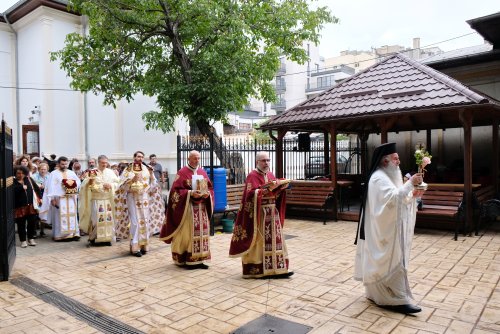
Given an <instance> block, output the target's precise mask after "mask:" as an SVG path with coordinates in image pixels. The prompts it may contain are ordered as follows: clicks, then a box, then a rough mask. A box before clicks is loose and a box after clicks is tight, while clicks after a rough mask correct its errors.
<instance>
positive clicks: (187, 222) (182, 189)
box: [160, 151, 214, 269]
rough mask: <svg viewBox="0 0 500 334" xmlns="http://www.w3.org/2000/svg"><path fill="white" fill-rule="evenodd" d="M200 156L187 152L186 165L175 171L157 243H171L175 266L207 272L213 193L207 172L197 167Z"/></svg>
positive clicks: (197, 153) (196, 153)
mask: <svg viewBox="0 0 500 334" xmlns="http://www.w3.org/2000/svg"><path fill="white" fill-rule="evenodd" d="M199 163H200V153H199V152H198V151H191V152H189V156H188V165H187V166H185V167H183V168H181V169H180V170H179V171H178V172H177V176H176V177H175V181H174V183H173V185H172V188H171V189H170V195H169V198H168V207H167V215H166V222H165V224H164V225H163V226H162V229H161V232H160V240H163V241H165V242H166V243H167V244H170V243H171V244H172V246H171V250H172V259H173V260H174V263H175V264H177V265H179V266H183V267H185V268H186V269H208V266H207V265H206V264H204V263H203V262H204V261H207V260H210V218H211V216H212V211H213V198H214V191H213V187H212V182H210V180H209V178H208V175H207V173H206V172H205V171H204V170H203V169H202V168H198V167H199Z"/></svg>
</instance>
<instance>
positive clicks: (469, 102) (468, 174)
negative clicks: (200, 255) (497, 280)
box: [261, 54, 500, 227]
mask: <svg viewBox="0 0 500 334" xmlns="http://www.w3.org/2000/svg"><path fill="white" fill-rule="evenodd" d="M499 117H500V102H499V101H497V100H495V99H493V98H490V97H488V96H486V95H484V94H481V93H478V92H476V91H473V90H471V89H469V88H468V87H466V86H464V85H463V84H461V83H460V82H458V81H456V80H454V79H452V78H450V77H448V76H446V75H444V74H443V73H441V72H439V71H436V70H434V69H432V68H430V67H428V66H426V65H423V64H421V63H418V62H416V61H414V60H411V59H409V58H408V57H406V56H404V55H401V54H395V55H393V56H390V57H388V58H386V59H385V60H383V61H381V62H380V63H377V64H375V65H373V66H372V67H370V68H367V69H366V70H364V71H362V72H359V73H357V74H356V75H354V76H352V77H350V78H348V79H346V80H344V81H342V82H341V83H340V84H338V85H337V86H335V87H333V88H331V89H330V90H327V91H325V92H323V93H322V94H320V95H318V96H316V97H314V98H311V99H309V100H307V101H305V102H303V103H302V104H300V105H297V106H295V107H293V108H291V109H289V110H287V111H286V112H284V113H282V114H280V115H277V116H275V117H273V118H271V119H270V120H269V121H267V122H266V123H264V124H263V125H262V126H261V128H262V129H263V130H277V132H278V136H277V137H276V138H275V140H276V142H277V152H276V157H277V158H276V160H277V161H276V168H275V170H276V173H277V175H278V177H282V176H283V137H284V136H285V134H286V133H287V132H289V131H294V132H323V133H325V138H328V136H327V135H326V134H330V136H331V138H332V141H331V142H330V143H329V144H328V145H329V146H330V159H329V160H330V171H332V176H331V177H332V182H334V181H336V180H337V175H336V174H337V166H336V159H335V158H332V157H336V143H335V141H334V140H333V138H336V136H337V134H338V133H347V134H357V135H358V137H359V139H360V140H361V145H362V146H364V148H366V143H367V140H368V136H369V135H370V134H373V133H380V134H381V143H386V142H387V134H388V133H389V132H399V131H416V130H427V142H428V143H430V140H431V138H430V137H431V131H430V130H432V129H446V128H463V143H464V156H463V160H464V196H465V200H466V217H465V222H466V226H468V227H470V226H472V127H475V126H491V127H492V131H491V136H492V152H491V154H492V166H491V170H492V173H493V179H494V182H495V187H496V190H497V191H498V164H499V158H498V157H499V150H498V126H499V121H498V120H499ZM325 151H326V149H325ZM362 151H364V152H365V151H366V150H362ZM366 159H367V157H366V156H363V158H362V164H364V163H366Z"/></svg>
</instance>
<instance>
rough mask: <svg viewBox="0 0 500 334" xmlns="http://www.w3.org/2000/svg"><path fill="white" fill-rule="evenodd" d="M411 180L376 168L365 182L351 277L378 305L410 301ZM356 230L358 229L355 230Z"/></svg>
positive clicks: (413, 219)
mask: <svg viewBox="0 0 500 334" xmlns="http://www.w3.org/2000/svg"><path fill="white" fill-rule="evenodd" d="M413 190H414V187H413V184H412V183H411V181H407V182H406V183H404V184H403V181H402V180H400V179H398V180H397V181H393V180H391V178H390V177H389V176H388V175H387V173H385V172H384V170H383V169H378V170H376V171H375V172H374V173H373V174H372V176H371V178H370V181H369V183H368V194H367V199H366V203H365V209H364V210H365V225H364V229H365V240H361V239H359V236H358V243H357V249H356V259H355V272H354V278H355V279H356V280H359V281H362V282H363V283H364V285H365V289H366V297H367V298H369V299H371V300H373V301H374V302H375V303H376V304H378V305H404V304H409V303H410V301H411V298H412V294H411V290H410V287H409V283H408V275H407V269H408V260H409V256H410V249H411V243H412V239H413V231H414V228H415V219H416V202H415V198H414V197H413ZM358 233H359V231H358Z"/></svg>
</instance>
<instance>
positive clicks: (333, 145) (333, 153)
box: [329, 123, 339, 221]
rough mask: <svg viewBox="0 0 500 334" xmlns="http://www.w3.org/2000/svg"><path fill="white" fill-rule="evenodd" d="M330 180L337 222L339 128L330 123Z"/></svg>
mask: <svg viewBox="0 0 500 334" xmlns="http://www.w3.org/2000/svg"><path fill="white" fill-rule="evenodd" d="M329 132H330V137H331V140H330V175H331V176H330V180H331V181H332V183H333V184H334V189H335V190H334V192H335V201H334V203H335V207H334V211H333V212H335V221H336V220H337V219H338V207H339V205H338V198H339V189H338V188H339V187H338V186H337V180H338V179H337V128H336V127H335V123H330V128H329Z"/></svg>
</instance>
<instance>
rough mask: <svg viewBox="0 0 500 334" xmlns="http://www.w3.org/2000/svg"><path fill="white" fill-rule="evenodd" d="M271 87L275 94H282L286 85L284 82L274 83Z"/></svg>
mask: <svg viewBox="0 0 500 334" xmlns="http://www.w3.org/2000/svg"><path fill="white" fill-rule="evenodd" d="M273 86H274V89H275V90H276V93H283V92H285V91H286V83H285V81H284V80H283V81H280V82H274V83H273Z"/></svg>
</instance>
